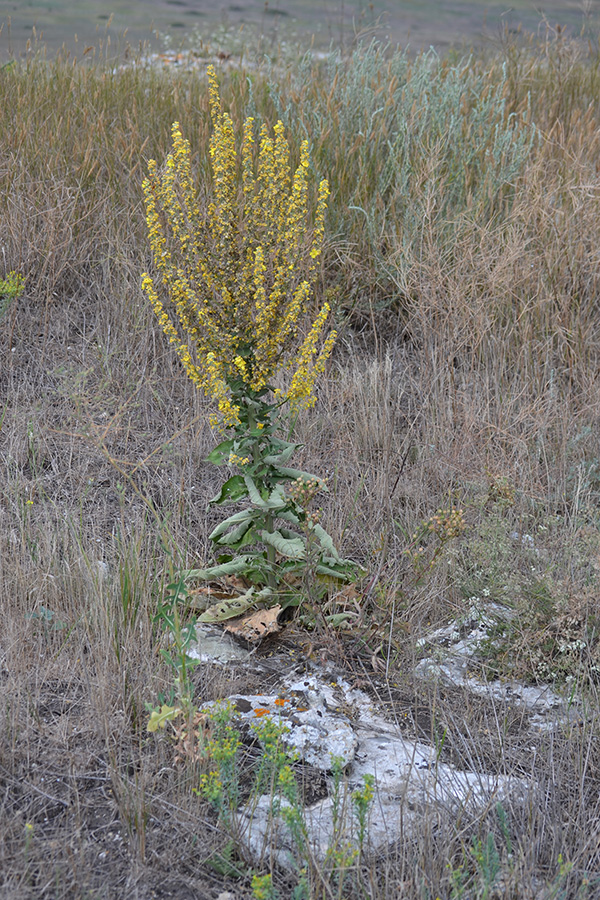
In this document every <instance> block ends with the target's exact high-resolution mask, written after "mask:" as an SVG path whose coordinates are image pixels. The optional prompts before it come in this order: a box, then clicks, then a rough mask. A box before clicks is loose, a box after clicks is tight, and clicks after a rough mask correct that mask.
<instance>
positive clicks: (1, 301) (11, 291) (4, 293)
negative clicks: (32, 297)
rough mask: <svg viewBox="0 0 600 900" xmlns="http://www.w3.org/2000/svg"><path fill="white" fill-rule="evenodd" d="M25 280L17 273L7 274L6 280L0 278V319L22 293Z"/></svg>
mask: <svg viewBox="0 0 600 900" xmlns="http://www.w3.org/2000/svg"><path fill="white" fill-rule="evenodd" d="M24 286H25V279H24V278H23V276H22V275H19V273H18V272H9V273H8V275H7V276H6V278H0V319H2V317H3V316H4V314H5V313H6V312H8V309H9V307H10V305H11V303H12V302H13V300H16V298H17V297H19V296H20V295H21V294H22V293H23V288H24Z"/></svg>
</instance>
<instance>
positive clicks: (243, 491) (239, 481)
mask: <svg viewBox="0 0 600 900" xmlns="http://www.w3.org/2000/svg"><path fill="white" fill-rule="evenodd" d="M244 477H245V476H244V475H232V476H231V478H229V479H228V480H227V481H226V482H225V484H224V485H223V487H222V488H221V490H220V492H219V493H218V494H217V496H216V497H213V498H212V500H209V501H208V506H220V505H221V503H229V502H231V503H233V502H234V501H236V500H241V498H242V497H245V496H246V495H247V494H248V488H247V487H246V483H245V481H244Z"/></svg>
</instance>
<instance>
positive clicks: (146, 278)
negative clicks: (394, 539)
mask: <svg viewBox="0 0 600 900" xmlns="http://www.w3.org/2000/svg"><path fill="white" fill-rule="evenodd" d="M208 81H209V93H210V112H211V118H212V125H213V133H212V137H211V140H210V148H209V149H210V160H211V167H212V197H211V198H210V199H208V200H207V201H206V202H203V201H202V200H201V199H200V196H199V193H198V191H197V189H196V187H195V184H194V179H193V175H192V159H191V147H190V144H189V142H188V141H187V140H186V139H185V138H184V137H183V135H182V133H181V130H180V127H179V125H178V123H174V125H173V128H172V139H173V148H172V152H171V153H170V154H169V155H168V156H167V159H166V162H165V164H164V166H163V167H162V168H160V169H159V167H158V166H157V164H156V162H155V161H153V160H151V161H150V162H149V164H148V177H147V179H146V180H145V181H144V193H145V200H146V216H147V225H148V233H149V239H150V245H151V249H152V254H153V258H154V266H155V277H154V278H153V277H151V275H150V274H148V273H144V274H143V276H142V285H143V289H144V291H145V293H146V295H147V297H148V299H149V301H150V303H151V304H152V306H153V308H154V311H155V313H156V315H157V317H158V320H159V322H160V324H161V326H162V328H163V331H164V333H165V335H166V336H167V337H168V339H169V342H170V343H171V344H172V345H173V347H174V349H175V352H176V353H177V355H178V356H179V359H180V360H181V362H182V364H183V366H184V368H185V371H186V372H187V374H188V376H189V377H190V378H191V380H192V381H193V382H194V384H195V385H196V386H197V387H198V388H199V389H201V390H202V391H203V392H204V393H205V394H206V395H207V396H208V397H209V398H211V399H212V400H213V401H214V403H215V405H216V413H215V414H214V415H213V417H212V423H213V424H214V425H215V426H217V427H219V428H220V429H221V431H222V434H223V436H225V440H223V441H222V442H221V443H220V444H219V445H218V446H217V447H216V448H215V449H214V450H213V451H212V453H211V454H210V455H209V457H208V459H209V461H210V462H212V463H214V464H216V465H226V466H229V467H232V468H233V469H235V470H237V471H236V474H234V475H232V476H231V477H229V478H228V480H227V481H226V482H225V484H224V485H223V487H222V488H221V491H220V492H219V494H218V495H217V496H216V497H214V498H213V499H212V500H211V501H210V504H217V505H221V504H228V503H235V502H238V501H243V500H247V501H249V504H250V505H249V506H248V508H246V509H244V510H242V511H241V512H236V513H235V514H234V515H231V516H229V517H228V518H227V519H226V520H225V521H224V522H221V523H220V524H219V525H218V526H217V528H215V529H214V531H213V532H212V534H211V536H210V537H211V540H212V541H213V542H214V544H215V545H216V548H217V551H218V552H219V556H218V563H217V564H216V565H214V566H211V567H209V568H206V569H198V570H193V571H191V572H189V573H188V575H189V576H191V577H196V578H206V579H210V578H216V577H222V576H225V575H233V574H235V575H243V576H244V577H245V578H246V579H247V580H248V581H249V582H250V584H251V587H250V589H249V590H248V592H247V593H246V594H245V595H243V596H242V597H240V598H236V600H235V602H233V603H232V602H231V601H225V602H224V603H221V604H220V605H219V606H218V607H213V608H211V609H209V610H207V611H206V612H205V613H204V614H203V615H201V616H200V621H205V622H215V621H221V620H223V619H226V618H231V617H233V616H237V615H240V614H241V613H243V612H244V611H245V609H247V608H249V607H250V606H253V605H255V604H257V603H260V604H262V605H263V606H264V605H271V603H272V602H274V598H275V596H276V594H277V592H278V591H279V597H281V592H282V588H283V586H284V585H287V586H289V585H290V584H294V579H295V581H296V583H301V582H302V580H303V579H304V577H305V574H306V569H307V557H308V556H309V555H310V568H311V573H313V574H314V576H315V578H316V579H323V580H326V579H335V580H337V581H340V580H341V581H347V580H350V579H353V578H354V577H356V574H357V572H358V568H357V566H356V565H355V564H354V563H352V562H350V561H349V560H344V559H342V558H341V557H340V555H339V553H338V552H337V550H336V548H335V547H334V544H333V541H332V539H331V537H330V536H329V535H328V534H327V532H326V531H325V530H324V529H323V528H322V526H321V525H320V524H319V523H318V522H317V521H315V520H314V519H313V518H312V517H311V516H310V514H309V513H307V511H306V509H305V507H304V506H303V505H302V496H303V493H302V491H299V490H298V481H299V480H300V482H302V483H306V485H310V489H309V493H310V494H311V496H312V494H314V491H315V489H317V488H318V489H320V490H324V489H325V484H324V482H322V481H321V480H320V479H318V478H316V477H315V476H313V475H311V474H310V473H307V472H302V471H299V470H297V469H292V468H289V467H288V462H289V460H290V458H291V456H292V455H293V453H294V451H295V450H297V449H298V447H299V446H300V445H299V444H295V443H292V442H290V441H287V440H283V439H282V438H280V437H277V436H276V431H277V428H278V424H279V422H280V416H281V412H282V409H283V408H284V407H287V409H288V411H289V412H290V413H291V414H292V415H293V414H295V413H296V412H297V411H298V410H299V409H301V408H307V407H310V406H312V404H314V402H315V393H314V389H315V382H316V380H317V378H318V377H319V375H320V374H322V373H323V371H324V369H325V364H326V361H327V359H328V358H329V356H330V354H331V351H332V349H333V346H334V343H335V340H336V332H335V331H330V332H329V334H326V331H327V321H328V319H329V316H330V312H331V310H330V307H329V304H328V303H326V302H325V303H323V305H322V306H321V309H320V310H319V311H318V313H317V315H316V317H315V318H314V319H313V321H312V325H311V326H310V328H309V329H308V332H307V334H306V336H305V337H304V339H301V337H300V329H301V326H302V323H303V321H304V320H305V319H306V315H307V310H308V304H309V300H310V296H311V286H312V282H313V280H314V276H315V274H316V267H317V264H318V261H319V257H320V254H321V247H322V243H323V234H324V217H325V209H326V205H327V197H328V194H329V186H328V183H327V181H326V180H322V181H321V182H320V184H319V185H318V188H317V191H316V202H315V204H312V203H311V191H310V190H309V187H310V185H309V170H310V157H309V148H308V142H307V141H304V142H303V143H302V144H301V146H300V156H299V164H298V166H297V167H296V168H295V170H293V167H292V163H291V151H290V147H289V144H288V141H287V138H286V135H285V130H284V127H283V125H282V123H281V122H277V123H276V124H275V126H274V127H273V130H272V132H271V131H270V130H269V128H268V127H267V126H266V125H263V126H262V127H261V129H260V132H259V137H258V141H257V140H256V137H255V128H254V120H253V119H252V118H247V119H246V121H245V122H244V125H243V135H242V140H241V148H239V149H238V147H237V146H236V140H235V133H234V125H233V122H232V120H231V118H230V116H229V114H228V113H226V112H223V111H222V108H221V100H220V96H219V88H218V84H217V79H216V74H215V71H214V68H213V67H212V66H211V67H209V69H208ZM286 373H287V378H286V377H285V375H286ZM279 374H281V375H282V376H283V378H282V381H283V382H284V384H285V386H284V387H277V388H275V387H273V385H272V381H273V380H274V379H275V376H276V375H279ZM292 482H296V487H295V490H293V491H292V492H291V493H289V494H286V491H285V485H286V484H291V483H292ZM210 504H209V505H210ZM308 532H310V535H309V536H310V554H308V552H307V551H308V547H307V533H308ZM315 544H316V546H317V551H318V552H317V553H316V554H315V551H314V546H315ZM288 590H289V588H288Z"/></svg>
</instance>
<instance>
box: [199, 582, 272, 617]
mask: <svg viewBox="0 0 600 900" xmlns="http://www.w3.org/2000/svg"><path fill="white" fill-rule="evenodd" d="M256 599H257V598H256V597H255V596H254V588H253V587H251V588H250V590H248V591H246V593H245V594H241V595H240V596H239V597H230V598H228V599H227V600H220V601H219V603H215V604H214V605H213V606H210V607H209V608H208V609H207V610H206V612H203V613H202V615H201V616H198V619H197V621H198V622H205V623H210V624H212V623H214V622H225V621H226V620H227V619H235V618H236V617H237V616H241V615H242V613H245V612H246V610H247V609H250V607H251V606H254V605H255V604H256Z"/></svg>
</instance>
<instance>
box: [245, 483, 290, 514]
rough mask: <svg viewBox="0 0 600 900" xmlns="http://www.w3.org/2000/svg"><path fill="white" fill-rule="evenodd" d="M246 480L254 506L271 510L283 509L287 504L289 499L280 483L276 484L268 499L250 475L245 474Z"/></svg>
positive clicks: (266, 510)
mask: <svg viewBox="0 0 600 900" xmlns="http://www.w3.org/2000/svg"><path fill="white" fill-rule="evenodd" d="M244 482H245V485H246V487H247V489H248V497H249V498H250V500H251V502H252V503H253V504H254V506H257V507H258V508H259V509H262V510H264V511H265V512H270V511H272V510H273V511H274V510H276V509H283V507H284V506H285V505H286V503H287V499H286V496H285V492H284V490H283V488H282V487H281V485H280V484H277V485H275V487H274V488H273V490H272V491H271V493H270V494H269V497H268V499H267V500H264V499H263V497H262V496H261V493H260V491H259V490H258V488H257V486H256V484H255V483H254V481H253V479H252V478H251V477H250V475H244Z"/></svg>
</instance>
